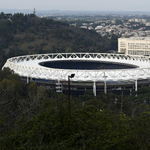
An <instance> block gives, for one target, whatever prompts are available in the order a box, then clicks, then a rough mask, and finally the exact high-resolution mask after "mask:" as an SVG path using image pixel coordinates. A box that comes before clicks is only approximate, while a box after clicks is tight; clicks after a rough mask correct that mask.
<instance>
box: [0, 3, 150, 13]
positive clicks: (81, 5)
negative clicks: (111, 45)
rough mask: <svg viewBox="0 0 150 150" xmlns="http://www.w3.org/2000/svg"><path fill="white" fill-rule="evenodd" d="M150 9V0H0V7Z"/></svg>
mask: <svg viewBox="0 0 150 150" xmlns="http://www.w3.org/2000/svg"><path fill="white" fill-rule="evenodd" d="M33 8H35V9H36V10H55V9H59V10H86V11H150V0H0V9H32V10H33Z"/></svg>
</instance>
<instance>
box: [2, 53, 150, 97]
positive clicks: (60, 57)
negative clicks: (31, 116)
mask: <svg viewBox="0 0 150 150" xmlns="http://www.w3.org/2000/svg"><path fill="white" fill-rule="evenodd" d="M64 60H67V61H72V60H73V61H86V62H88V61H89V62H91V61H93V62H94V61H97V62H105V63H113V64H125V65H130V66H136V68H130V69H101V70H98V69H97V70H80V69H58V68H48V67H44V66H41V65H40V63H43V62H46V61H64ZM5 67H8V68H10V69H11V70H13V71H14V72H15V73H17V74H18V75H20V76H21V77H24V78H26V79H27V82H29V79H30V81H33V80H32V79H34V81H35V82H39V81H38V80H43V81H42V82H44V83H46V82H47V83H48V81H50V82H51V83H53V84H55V83H56V82H58V83H62V84H63V85H64V87H66V90H67V86H66V82H67V81H68V76H70V75H71V74H75V77H74V78H72V79H71V81H72V87H74V88H71V89H72V90H74V91H75V90H76V91H78V87H84V89H85V90H87V89H88V85H89V87H90V88H89V89H91V83H92V89H93V93H94V95H95V96H96V92H97V91H99V89H101V88H102V87H103V90H104V92H105V93H107V90H109V89H112V90H113V89H114V90H115V89H116V90H125V89H126V87H127V86H128V85H130V86H129V89H130V91H131V89H134V90H135V91H137V89H138V86H139V85H149V83H150V82H149V79H150V57H148V56H133V55H132V56H131V55H124V54H111V53H52V54H36V55H25V56H18V57H13V58H9V59H8V60H7V62H6V63H5V65H4V66H3V68H5ZM73 85H74V86H73ZM64 90H65V88H64Z"/></svg>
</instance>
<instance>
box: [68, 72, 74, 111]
mask: <svg viewBox="0 0 150 150" xmlns="http://www.w3.org/2000/svg"><path fill="white" fill-rule="evenodd" d="M74 76H75V74H71V75H70V76H68V100H69V113H70V78H74Z"/></svg>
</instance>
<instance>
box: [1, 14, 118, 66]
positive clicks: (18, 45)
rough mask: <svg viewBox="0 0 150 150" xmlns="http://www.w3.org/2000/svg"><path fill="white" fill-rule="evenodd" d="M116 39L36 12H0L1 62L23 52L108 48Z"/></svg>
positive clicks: (98, 50) (104, 49)
mask: <svg viewBox="0 0 150 150" xmlns="http://www.w3.org/2000/svg"><path fill="white" fill-rule="evenodd" d="M113 42H114V41H110V40H108V39H106V38H102V37H101V36H100V35H99V34H97V33H96V32H94V31H89V30H85V29H80V28H77V27H72V26H69V25H68V24H65V23H63V22H58V21H54V20H52V19H45V18H38V17H37V16H35V15H33V14H28V15H24V14H20V13H18V14H14V15H12V14H4V13H1V14H0V45H1V46H0V54H1V55H0V56H1V59H0V60H1V61H0V65H1V66H2V65H3V64H4V63H5V61H6V59H7V58H9V57H12V56H18V55H24V54H35V53H53V52H55V53H59V52H107V51H108V50H110V49H112V47H114V43H113ZM115 42H116V41H115Z"/></svg>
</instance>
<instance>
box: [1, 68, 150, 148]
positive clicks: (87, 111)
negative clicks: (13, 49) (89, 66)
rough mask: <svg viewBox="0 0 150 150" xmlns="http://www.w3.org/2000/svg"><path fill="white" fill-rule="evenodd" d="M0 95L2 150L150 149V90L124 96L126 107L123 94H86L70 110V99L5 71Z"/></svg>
mask: <svg viewBox="0 0 150 150" xmlns="http://www.w3.org/2000/svg"><path fill="white" fill-rule="evenodd" d="M0 92H1V95H0V133H1V134H0V149H1V150H12V149H15V150H28V149H32V150H49V149H51V150H57V149H58V150H60V149H62V150H64V149H72V150H79V149H83V150H90V149H95V150H99V149H102V150H109V149H110V150H112V149H115V150H128V149H137V150H138V149H139V150H141V149H142V150H143V149H145V150H146V149H150V128H149V124H150V106H149V104H148V103H145V99H148V97H149V93H150V90H149V88H146V87H143V88H142V89H141V90H140V91H139V93H138V96H137V97H135V96H134V95H133V96H130V97H128V96H125V97H124V102H123V104H121V96H117V95H114V94H107V95H106V94H103V93H102V94H101V95H99V96H97V97H93V96H92V95H91V94H90V93H87V94H86V95H83V96H80V97H78V98H74V99H72V100H71V109H70V111H69V109H68V108H69V106H68V104H69V103H68V99H67V98H66V96H65V95H59V94H56V93H55V92H54V91H50V90H47V89H45V88H44V87H37V85H36V84H35V83H31V84H27V85H25V84H23V83H22V82H21V81H20V78H19V77H18V76H17V75H15V74H13V72H12V71H10V70H9V69H5V70H3V71H0ZM142 95H143V96H142ZM141 96H142V97H143V98H144V103H143V102H142V98H141ZM116 99H117V101H116ZM137 102H138V103H137ZM139 102H140V103H141V104H139ZM121 106H122V109H121Z"/></svg>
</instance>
